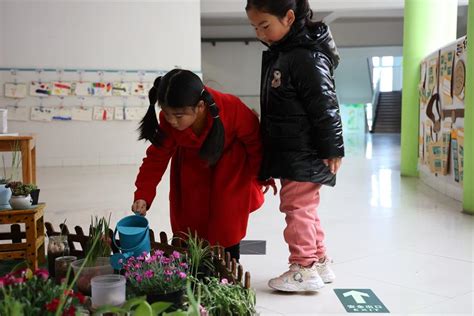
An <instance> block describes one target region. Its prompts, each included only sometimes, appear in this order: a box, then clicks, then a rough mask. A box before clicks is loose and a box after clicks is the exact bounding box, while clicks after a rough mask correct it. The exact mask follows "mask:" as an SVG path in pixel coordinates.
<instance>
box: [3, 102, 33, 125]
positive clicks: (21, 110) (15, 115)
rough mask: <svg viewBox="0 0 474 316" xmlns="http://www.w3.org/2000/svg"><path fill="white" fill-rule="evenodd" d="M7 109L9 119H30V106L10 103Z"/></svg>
mask: <svg viewBox="0 0 474 316" xmlns="http://www.w3.org/2000/svg"><path fill="white" fill-rule="evenodd" d="M7 110H8V111H7V112H8V120H9V121H28V118H29V117H30V115H29V114H30V112H29V110H30V108H29V107H26V106H18V105H9V106H7Z"/></svg>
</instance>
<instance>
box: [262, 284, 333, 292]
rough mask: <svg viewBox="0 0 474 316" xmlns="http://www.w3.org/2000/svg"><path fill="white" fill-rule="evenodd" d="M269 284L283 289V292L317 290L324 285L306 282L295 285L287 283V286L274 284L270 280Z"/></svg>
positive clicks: (277, 288) (275, 288) (274, 287)
mask: <svg viewBox="0 0 474 316" xmlns="http://www.w3.org/2000/svg"><path fill="white" fill-rule="evenodd" d="M268 286H269V287H270V288H272V289H274V290H277V291H281V292H317V291H319V290H320V289H322V288H323V287H324V283H323V284H317V283H315V284H306V286H294V285H291V284H287V285H286V286H284V287H283V286H282V287H279V286H277V285H272V284H270V282H269V283H268Z"/></svg>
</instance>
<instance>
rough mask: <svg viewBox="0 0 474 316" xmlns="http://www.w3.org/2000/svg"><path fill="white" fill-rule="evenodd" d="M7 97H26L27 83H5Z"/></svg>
mask: <svg viewBox="0 0 474 316" xmlns="http://www.w3.org/2000/svg"><path fill="white" fill-rule="evenodd" d="M5 97H7V98H14V99H22V98H24V97H26V84H25V83H5Z"/></svg>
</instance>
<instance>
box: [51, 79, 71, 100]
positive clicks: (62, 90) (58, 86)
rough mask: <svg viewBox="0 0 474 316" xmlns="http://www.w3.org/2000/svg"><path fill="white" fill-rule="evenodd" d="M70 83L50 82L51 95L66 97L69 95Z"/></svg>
mask: <svg viewBox="0 0 474 316" xmlns="http://www.w3.org/2000/svg"><path fill="white" fill-rule="evenodd" d="M71 90H72V89H71V83H69V82H53V83H52V84H51V95H56V96H60V97H66V96H68V95H71Z"/></svg>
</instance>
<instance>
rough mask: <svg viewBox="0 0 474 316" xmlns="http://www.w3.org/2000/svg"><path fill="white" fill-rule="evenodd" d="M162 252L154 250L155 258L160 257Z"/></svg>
mask: <svg viewBox="0 0 474 316" xmlns="http://www.w3.org/2000/svg"><path fill="white" fill-rule="evenodd" d="M163 254H164V252H163V251H162V250H155V256H157V257H162V256H163Z"/></svg>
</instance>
